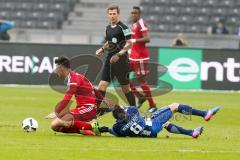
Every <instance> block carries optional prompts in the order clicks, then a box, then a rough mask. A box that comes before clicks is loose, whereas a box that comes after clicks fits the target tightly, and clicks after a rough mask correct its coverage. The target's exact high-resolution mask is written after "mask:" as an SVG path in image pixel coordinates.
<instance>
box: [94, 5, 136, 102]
mask: <svg viewBox="0 0 240 160" xmlns="http://www.w3.org/2000/svg"><path fill="white" fill-rule="evenodd" d="M119 15H120V9H119V7H118V6H117V5H111V6H109V7H108V8H107V16H108V19H109V22H110V24H109V25H108V26H107V27H106V36H105V37H106V43H105V44H104V45H103V46H102V47H101V48H100V49H98V50H97V51H96V55H97V56H102V55H103V54H104V51H107V52H108V53H107V57H106V60H105V62H104V68H103V72H102V78H101V81H100V83H99V85H98V90H99V91H100V92H101V93H102V97H103V98H104V96H105V94H106V89H107V87H108V86H109V84H110V83H111V81H112V80H113V79H114V78H115V77H116V79H117V80H118V82H119V83H120V85H121V88H122V91H123V93H124V94H125V96H126V99H127V100H128V103H129V105H131V106H135V105H136V104H135V97H134V94H133V93H132V91H131V90H130V85H129V77H128V73H129V62H128V54H127V51H128V50H129V48H130V46H131V42H130V41H129V40H130V38H131V31H130V29H129V28H128V27H127V26H126V25H125V24H123V23H122V22H121V21H120V20H119ZM98 104H101V100H99V101H98Z"/></svg>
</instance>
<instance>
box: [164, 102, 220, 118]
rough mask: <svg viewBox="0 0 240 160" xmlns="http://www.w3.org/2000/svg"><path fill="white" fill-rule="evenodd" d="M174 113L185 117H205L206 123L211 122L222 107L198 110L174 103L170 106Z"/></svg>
mask: <svg viewBox="0 0 240 160" xmlns="http://www.w3.org/2000/svg"><path fill="white" fill-rule="evenodd" d="M169 107H170V108H171V110H172V111H173V112H179V113H182V114H185V115H196V116H200V117H203V118H204V119H205V120H206V121H208V120H210V119H211V117H212V116H213V115H215V114H216V113H217V112H218V111H219V110H220V107H214V108H212V109H209V110H205V111H204V110H198V109H195V108H193V107H191V106H188V105H185V104H179V103H172V104H170V105H169Z"/></svg>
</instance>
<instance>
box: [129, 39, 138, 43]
mask: <svg viewBox="0 0 240 160" xmlns="http://www.w3.org/2000/svg"><path fill="white" fill-rule="evenodd" d="M129 41H130V42H131V43H136V42H137V40H136V39H130V40H129Z"/></svg>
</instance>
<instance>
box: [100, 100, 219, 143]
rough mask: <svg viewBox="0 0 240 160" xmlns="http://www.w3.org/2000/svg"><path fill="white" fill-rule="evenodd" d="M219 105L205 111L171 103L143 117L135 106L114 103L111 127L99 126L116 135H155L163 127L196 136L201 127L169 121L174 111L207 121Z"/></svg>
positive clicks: (102, 129)
mask: <svg viewBox="0 0 240 160" xmlns="http://www.w3.org/2000/svg"><path fill="white" fill-rule="evenodd" d="M219 109H220V107H215V108H212V109H209V110H207V111H202V110H198V109H195V108H192V107H190V106H188V105H184V104H179V103H172V104H170V105H168V106H165V107H162V108H160V109H158V110H157V111H156V112H154V113H153V114H152V116H151V117H150V119H147V120H146V119H144V118H143V117H142V116H141V115H140V114H139V111H138V110H137V109H136V107H120V106H118V105H116V106H115V107H114V109H113V111H112V114H113V117H114V118H115V119H116V123H115V124H114V125H113V127H112V128H110V129H109V128H108V127H101V128H100V132H109V133H111V134H113V135H114V136H117V137H157V134H158V133H159V132H160V131H161V130H162V129H163V127H164V128H165V129H166V130H167V131H168V132H170V133H174V134H184V135H187V136H192V137H193V138H198V136H199V135H201V133H202V132H203V127H197V128H195V129H192V130H188V129H184V128H182V127H180V126H177V125H175V124H172V123H170V122H169V120H170V119H171V117H172V116H173V114H174V113H175V112H179V113H181V114H185V115H196V116H200V117H203V118H204V120H205V121H209V120H210V119H211V118H212V117H213V115H215V114H216V113H217V112H218V111H219Z"/></svg>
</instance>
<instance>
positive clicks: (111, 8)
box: [107, 4, 120, 13]
mask: <svg viewBox="0 0 240 160" xmlns="http://www.w3.org/2000/svg"><path fill="white" fill-rule="evenodd" d="M114 9H116V10H117V13H120V8H119V6H118V5H115V4H111V5H109V6H108V8H107V12H108V11H109V10H114Z"/></svg>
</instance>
